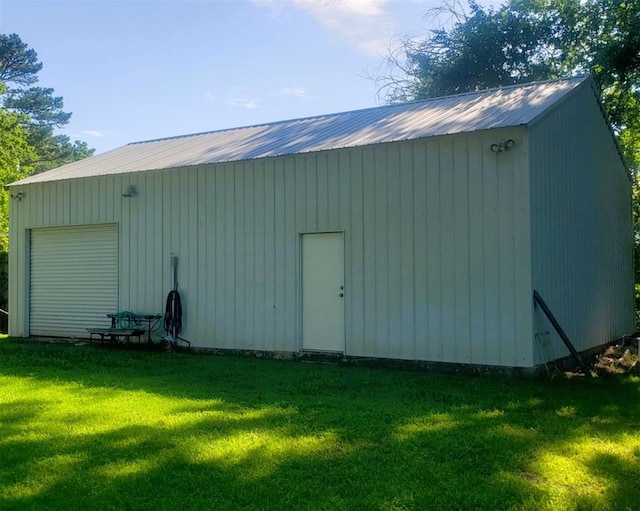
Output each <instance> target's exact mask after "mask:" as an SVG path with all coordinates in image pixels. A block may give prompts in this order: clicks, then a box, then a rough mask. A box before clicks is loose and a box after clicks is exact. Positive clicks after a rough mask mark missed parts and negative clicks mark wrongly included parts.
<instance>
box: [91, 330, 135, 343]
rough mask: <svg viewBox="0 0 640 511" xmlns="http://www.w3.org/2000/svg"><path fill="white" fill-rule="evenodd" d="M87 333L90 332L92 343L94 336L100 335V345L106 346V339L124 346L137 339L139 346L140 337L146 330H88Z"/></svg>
mask: <svg viewBox="0 0 640 511" xmlns="http://www.w3.org/2000/svg"><path fill="white" fill-rule="evenodd" d="M87 332H89V340H90V341H91V340H92V339H93V336H94V335H99V336H100V345H103V344H104V340H105V337H106V338H107V339H109V340H110V341H111V342H113V343H114V344H122V343H124V342H126V341H129V339H131V338H132V337H137V338H138V344H139V343H140V336H141V335H142V334H144V333H145V330H141V329H135V328H87Z"/></svg>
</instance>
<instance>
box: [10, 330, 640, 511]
mask: <svg viewBox="0 0 640 511" xmlns="http://www.w3.org/2000/svg"><path fill="white" fill-rule="evenodd" d="M0 509H2V510H12V509H16V510H26V509H38V510H47V509H55V510H72V509H78V510H94V509H100V510H107V509H118V510H162V509H167V510H187V509H194V510H205V509H211V510H227V509H283V510H306V509H309V510H316V509H328V510H329V509H330V510H341V509H344V510H359V509H363V510H365V509H372V510H387V509H389V510H391V509H396V510H410V509H415V510H430V509H434V510H435V509H442V510H453V509H460V510H471V509H487V510H499V509H518V510H519V509H527V510H536V511H537V510H558V509H561V510H562V509H575V510H578V509H580V510H588V509H621V510H622V509H629V510H634V511H635V510H637V509H640V378H638V377H631V376H626V377H616V378H615V379H613V378H607V379H603V378H598V379H594V380H585V379H583V378H574V379H566V378H563V377H558V378H556V379H545V380H513V379H506V378H504V379H503V378H488V377H483V378H478V377H469V376H451V375H436V374H425V373H418V372H404V371H396V370H385V369H366V368H357V367H346V366H333V365H319V364H308V363H301V362H294V361H279V360H266V359H256V358H236V357H230V356H229V357H226V356H224V357H223V356H210V355H201V354H200V355H198V354H175V353H159V352H157V353H148V352H132V351H124V350H113V349H102V348H98V347H95V346H94V347H89V346H83V347H75V346H70V345H62V346H61V345H52V344H35V343H26V342H19V341H13V340H11V339H2V340H0Z"/></svg>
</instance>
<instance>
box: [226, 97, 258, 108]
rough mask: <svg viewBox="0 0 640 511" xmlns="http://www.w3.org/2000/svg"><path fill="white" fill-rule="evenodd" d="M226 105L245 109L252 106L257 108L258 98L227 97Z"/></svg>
mask: <svg viewBox="0 0 640 511" xmlns="http://www.w3.org/2000/svg"><path fill="white" fill-rule="evenodd" d="M227 105H229V106H235V107H238V108H244V109H245V110H253V109H254V108H258V100H257V99H247V98H229V99H227Z"/></svg>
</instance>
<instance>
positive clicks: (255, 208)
mask: <svg viewBox="0 0 640 511" xmlns="http://www.w3.org/2000/svg"><path fill="white" fill-rule="evenodd" d="M505 138H513V139H514V140H515V141H516V147H515V148H514V149H513V150H512V151H510V152H505V153H501V154H499V155H496V154H495V153H492V152H491V151H490V149H489V147H490V145H491V144H492V143H496V142H499V141H500V140H503V139H505ZM527 172H528V169H527V144H526V140H525V130H524V129H504V130H489V131H485V132H479V133H473V134H468V135H456V136H446V137H435V138H430V139H426V140H420V141H412V142H402V143H394V144H383V145H374V146H368V147H364V148H352V149H342V150H336V151H329V152H319V153H312V154H306V155H296V156H286V157H276V158H265V159H258V160H252V161H245V162H236V163H224V164H215V165H202V166H197V167H190V168H185V169H172V170H164V171H157V172H144V173H138V174H125V175H117V176H108V177H100V178H90V179H77V180H70V181H62V182H57V183H42V184H35V185H30V186H25V187H21V188H19V190H22V191H24V192H25V194H26V195H25V198H24V199H23V200H22V201H21V202H19V203H13V204H12V208H13V210H12V216H11V222H12V223H11V232H12V240H11V249H12V250H13V251H14V252H12V254H13V255H12V257H13V259H12V261H14V260H16V259H17V260H18V261H17V263H16V264H15V265H13V262H12V269H13V268H17V272H16V273H14V274H13V275H12V276H11V277H10V278H11V285H10V288H11V295H10V297H11V300H12V303H17V304H20V303H21V302H20V300H21V299H22V300H23V299H24V291H23V287H22V284H21V279H22V278H24V277H23V275H24V273H20V272H21V271H23V270H21V269H20V268H21V266H20V262H19V257H18V254H20V253H22V251H23V250H24V247H25V245H24V239H22V238H21V236H22V234H21V233H23V232H24V230H25V229H27V228H35V227H41V226H45V225H71V224H74V223H99V222H119V224H120V249H119V253H120V281H119V304H120V308H122V309H127V310H134V311H141V312H160V311H162V310H163V309H164V299H165V297H166V294H167V292H168V291H169V290H170V289H171V287H172V282H171V268H170V258H171V255H172V254H173V255H175V256H177V257H178V260H179V263H178V280H179V290H180V292H181V294H182V299H183V306H184V318H183V319H184V332H183V333H184V336H185V337H186V338H188V339H189V340H190V341H191V342H192V343H193V344H194V345H196V346H200V347H217V348H236V349H253V350H273V351H296V350H298V349H299V346H300V335H301V331H300V292H299V289H300V288H299V264H300V261H299V234H300V233H312V232H329V231H343V232H344V242H345V335H346V354H347V355H354V356H368V357H388V358H399V359H409V360H414V359H415V360H431V361H442V362H462V363H477V364H495V365H506V366H529V365H531V363H532V346H531V340H530V339H531V305H530V288H531V286H530V267H529V262H530V259H529V256H530V247H529V229H528V225H529V224H528V218H529V217H528V208H529V203H528V197H529V191H528V185H529V181H528V173H527ZM129 184H133V185H135V186H136V187H137V189H138V195H137V196H136V197H133V198H123V197H122V193H123V192H124V190H125V189H126V188H127V186H128V185H129ZM16 191H18V189H16ZM14 310H16V313H15V315H13V312H12V318H11V326H10V328H11V332H12V335H24V334H26V333H28V331H26V332H25V331H24V329H23V328H24V327H23V326H22V325H23V324H24V319H23V318H22V317H21V314H22V313H21V312H20V307H19V306H18V307H16V308H15V309H14Z"/></svg>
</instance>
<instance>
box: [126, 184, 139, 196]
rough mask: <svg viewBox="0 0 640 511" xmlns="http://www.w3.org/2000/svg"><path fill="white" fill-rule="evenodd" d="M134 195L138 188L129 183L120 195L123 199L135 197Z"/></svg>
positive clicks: (136, 193)
mask: <svg viewBox="0 0 640 511" xmlns="http://www.w3.org/2000/svg"><path fill="white" fill-rule="evenodd" d="M136 195H138V190H136V187H135V185H129V186H127V189H126V190H125V191H124V193H123V194H122V196H123V197H124V198H125V199H130V198H131V197H135V196H136Z"/></svg>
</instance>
